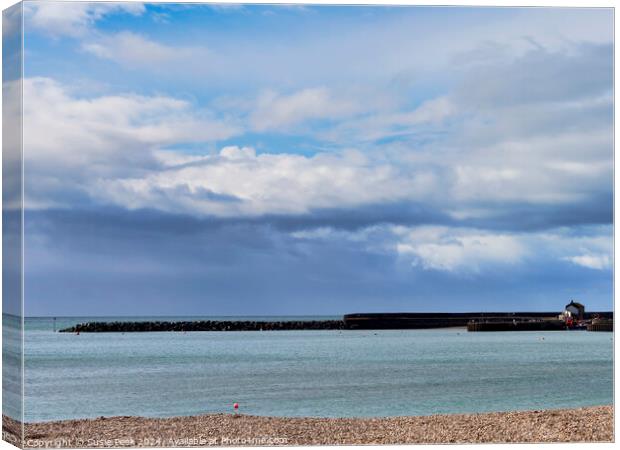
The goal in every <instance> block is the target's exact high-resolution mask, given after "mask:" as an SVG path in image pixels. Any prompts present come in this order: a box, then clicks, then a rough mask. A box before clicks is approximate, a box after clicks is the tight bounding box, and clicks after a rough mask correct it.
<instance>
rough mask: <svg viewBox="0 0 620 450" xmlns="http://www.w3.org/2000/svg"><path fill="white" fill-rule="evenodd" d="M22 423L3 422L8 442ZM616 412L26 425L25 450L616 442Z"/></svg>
mask: <svg viewBox="0 0 620 450" xmlns="http://www.w3.org/2000/svg"><path fill="white" fill-rule="evenodd" d="M19 428H20V427H19V426H18V423H17V422H15V421H14V420H12V419H10V418H8V417H6V416H3V431H4V435H5V439H7V438H8V440H10V438H11V435H13V437H14V436H15V435H19ZM613 439H614V434H613V407H612V406H596V407H584V408H575V409H558V410H544V411H519V412H495V413H483V414H450V415H434V416H407V417H388V418H368V419H360V418H355V419H352V418H338V419H331V418H329V419H328V418H286V417H262V416H250V415H243V414H239V415H232V414H209V415H202V416H191V417H173V418H163V419H155V418H144V417H129V416H127V417H109V418H104V417H100V418H97V419H81V420H63V421H54V422H40V423H28V424H26V429H25V442H24V443H25V447H29V448H32V447H48V448H51V447H64V448H67V447H90V448H95V447H98V448H101V447H133V446H141V447H193V446H195V447H205V446H282V445H351V444H368V445H370V444H422V443H429V444H440V443H442V444H443V443H491V442H494V443H502V442H514V443H517V442H612V441H613Z"/></svg>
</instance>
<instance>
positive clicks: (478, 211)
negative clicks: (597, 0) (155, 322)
mask: <svg viewBox="0 0 620 450" xmlns="http://www.w3.org/2000/svg"><path fill="white" fill-rule="evenodd" d="M612 73H613V11H612V10H611V9H585V8H583V9H576V8H575V9H571V8H456V7H442V8H439V7H438V8H424V7H372V6H357V7H354V6H346V7H337V6H302V5H292V6H269V5H265V6H259V5H253V6H248V5H196V4H141V3H97V4H95V3H68V2H67V3H56V2H26V3H24V80H23V95H24V97H23V100H24V104H23V105H24V118H23V120H24V164H25V171H24V175H25V186H24V193H25V199H24V204H25V214H24V218H25V224H24V227H25V233H26V235H25V250H24V258H25V260H24V264H25V276H26V281H25V295H26V306H25V310H26V314H27V315H58V316H60V315H193V314H196V315H336V314H344V313H352V312H377V311H518V310H545V311H556V310H557V311H561V309H562V308H563V306H564V305H565V304H566V303H568V302H569V301H570V299H573V298H575V299H578V300H580V301H581V302H583V303H584V304H585V305H586V309H589V310H610V309H612V308H613V297H612V295H613V294H612V282H613V271H612V269H613V267H612V265H613V234H612V232H613V128H612V126H613V125H612V118H613V81H612ZM5 88H10V86H8V87H7V86H5Z"/></svg>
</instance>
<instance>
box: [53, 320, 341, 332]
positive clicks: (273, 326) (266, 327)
mask: <svg viewBox="0 0 620 450" xmlns="http://www.w3.org/2000/svg"><path fill="white" fill-rule="evenodd" d="M344 328H345V323H344V321H342V320H306V321H302V320H291V321H285V320H283V321H275V322H273V321H270V322H266V321H265V322H263V321H249V320H243V321H241V320H201V321H187V322H165V321H161V322H160V321H155V322H86V323H79V324H77V325H75V326H73V327H69V328H65V329H62V330H60V332H61V333H106V332H108V333H133V332H153V331H181V332H182V331H276V330H342V329H344Z"/></svg>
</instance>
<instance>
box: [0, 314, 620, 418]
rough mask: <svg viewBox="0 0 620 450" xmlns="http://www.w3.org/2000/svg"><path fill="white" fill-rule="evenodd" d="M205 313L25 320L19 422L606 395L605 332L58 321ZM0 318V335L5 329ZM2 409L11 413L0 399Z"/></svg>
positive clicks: (579, 399)
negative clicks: (149, 327) (99, 325)
mask: <svg viewBox="0 0 620 450" xmlns="http://www.w3.org/2000/svg"><path fill="white" fill-rule="evenodd" d="M335 318H336V317H235V318H228V319H231V320H232V319H234V320H246V319H247V320H287V319H290V320H302V319H303V320H311V319H317V320H318V319H335ZM204 319H215V320H223V319H226V318H222V317H157V318H149V317H141V318H136V317H131V318H112V317H101V318H94V317H59V318H57V319H56V320H54V319H52V318H35V317H32V318H26V319H25V345H24V354H25V384H24V393H25V396H24V410H25V413H24V418H25V420H26V421H27V422H38V421H49V420H58V419H73V418H87V417H100V416H119V415H122V416H148V417H169V416H187V415H197V414H208V413H221V412H224V413H231V412H233V404H234V403H238V404H239V410H240V412H241V413H243V414H253V415H264V416H304V417H379V416H406V415H430V414H444V413H476V412H487V411H513V410H541V409H549V408H572V407H579V406H589V405H603V404H612V403H613V361H612V360H613V334H612V333H594V332H587V331H548V332H490V333H468V332H467V331H466V330H465V329H463V328H447V329H431V330H376V331H375V330H359V331H353V330H342V331H339V330H318V331H310V330H308V331H262V332H260V331H231V332H188V333H179V332H159V333H92V334H89V333H81V334H80V335H76V334H72V333H58V332H57V330H59V329H61V328H64V327H69V326H72V325H75V324H77V323H81V322H87V321H93V320H103V321H107V320H204ZM6 328H7V327H6V326H5V330H4V338H5V339H7V338H8V339H10V338H11V336H9V335H8V334H10V333H11V330H7V329H6ZM54 330H56V332H55V331H54ZM14 338H15V336H13V341H14ZM5 342H8V341H5ZM5 370H9V369H7V367H6V364H5ZM5 403H6V402H5ZM9 403H11V402H9ZM4 412H5V413H6V414H8V415H10V416H16V415H17V416H19V411H18V409H15V408H14V409H11V405H10V404H5V406H4Z"/></svg>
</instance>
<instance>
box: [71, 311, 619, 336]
mask: <svg viewBox="0 0 620 450" xmlns="http://www.w3.org/2000/svg"><path fill="white" fill-rule="evenodd" d="M557 316H558V313H557V312H470V313H368V314H363V313H356V314H346V315H345V316H344V317H343V319H342V320H306V321H304V320H296V321H247V320H200V321H134V322H127V321H115V322H86V323H79V324H76V325H75V326H72V327H69V328H65V329H62V330H60V332H61V333H78V332H79V333H106V332H115V333H118V332H121V333H132V332H154V331H177V332H186V331H277V330H356V329H357V330H382V329H383V330H387V329H390V330H395V329H424V328H447V327H466V326H467V324H468V323H469V322H471V321H484V322H507V321H510V322H513V321H517V322H530V321H534V320H545V321H552V320H553V319H556V318H557ZM595 316H596V317H601V318H604V319H613V313H612V312H592V313H588V314H586V319H589V318H592V317H595Z"/></svg>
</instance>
